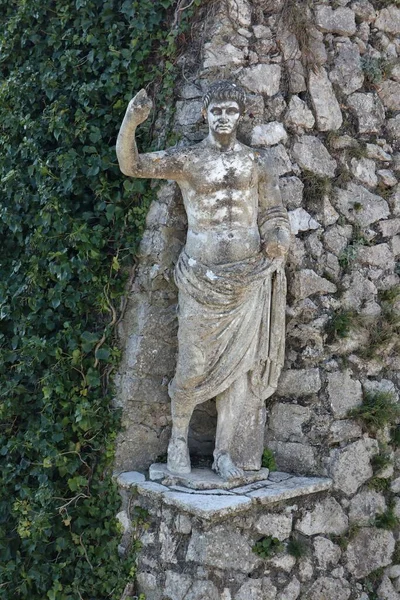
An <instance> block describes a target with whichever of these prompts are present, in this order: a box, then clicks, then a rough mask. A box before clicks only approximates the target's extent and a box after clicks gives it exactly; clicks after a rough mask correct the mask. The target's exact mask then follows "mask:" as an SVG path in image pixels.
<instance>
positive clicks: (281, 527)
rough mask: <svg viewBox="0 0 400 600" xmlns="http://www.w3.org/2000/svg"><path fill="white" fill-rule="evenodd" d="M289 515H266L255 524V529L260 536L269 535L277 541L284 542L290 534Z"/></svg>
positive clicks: (290, 523) (291, 519) (290, 519)
mask: <svg viewBox="0 0 400 600" xmlns="http://www.w3.org/2000/svg"><path fill="white" fill-rule="evenodd" d="M292 521H293V517H292V515H291V514H283V513H282V514H273V513H270V514H267V515H261V517H260V518H259V519H258V520H257V521H256V522H255V528H256V530H257V531H258V533H261V534H262V535H271V536H272V537H274V538H277V539H278V540H281V541H283V540H286V539H287V538H288V537H289V536H290V534H291V532H292Z"/></svg>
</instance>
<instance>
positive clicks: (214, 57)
mask: <svg viewBox="0 0 400 600" xmlns="http://www.w3.org/2000/svg"><path fill="white" fill-rule="evenodd" d="M243 62H244V52H243V50H241V49H239V48H236V47H235V46H233V45H232V44H224V45H222V46H220V45H216V44H214V43H208V44H204V63H203V65H204V68H205V69H208V68H212V67H227V66H233V65H241V64H243Z"/></svg>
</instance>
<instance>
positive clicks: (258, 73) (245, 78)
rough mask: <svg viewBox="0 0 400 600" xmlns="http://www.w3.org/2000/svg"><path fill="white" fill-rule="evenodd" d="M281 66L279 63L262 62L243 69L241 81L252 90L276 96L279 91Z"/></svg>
mask: <svg viewBox="0 0 400 600" xmlns="http://www.w3.org/2000/svg"><path fill="white" fill-rule="evenodd" d="M280 80H281V68H280V66H279V65H266V64H260V65H256V66H254V67H247V68H245V69H243V71H242V72H241V74H240V76H239V81H240V83H241V84H242V85H243V86H244V87H246V88H247V89H248V90H250V91H251V92H254V93H256V94H265V95H266V96H274V94H277V93H278V92H279V83H280Z"/></svg>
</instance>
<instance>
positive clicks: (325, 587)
mask: <svg viewBox="0 0 400 600" xmlns="http://www.w3.org/2000/svg"><path fill="white" fill-rule="evenodd" d="M350 594H351V589H350V586H349V584H348V582H347V581H346V580H345V579H336V578H335V579H333V578H332V577H319V578H318V579H317V580H316V581H315V582H314V583H313V585H312V586H311V588H310V589H309V591H308V594H307V600H322V599H323V600H347V599H348V598H349V596H350Z"/></svg>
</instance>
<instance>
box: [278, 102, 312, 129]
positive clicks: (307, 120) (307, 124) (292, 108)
mask: <svg viewBox="0 0 400 600" xmlns="http://www.w3.org/2000/svg"><path fill="white" fill-rule="evenodd" d="M284 120H285V125H286V127H289V128H290V129H292V130H293V131H295V133H302V132H303V131H305V130H306V129H312V128H313V127H314V124H315V119H314V115H313V114H312V112H311V110H310V109H309V108H308V106H307V104H306V103H305V102H304V101H303V100H301V99H300V98H299V97H298V96H292V97H291V99H290V102H289V106H288V109H287V111H286V113H285V119H284Z"/></svg>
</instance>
